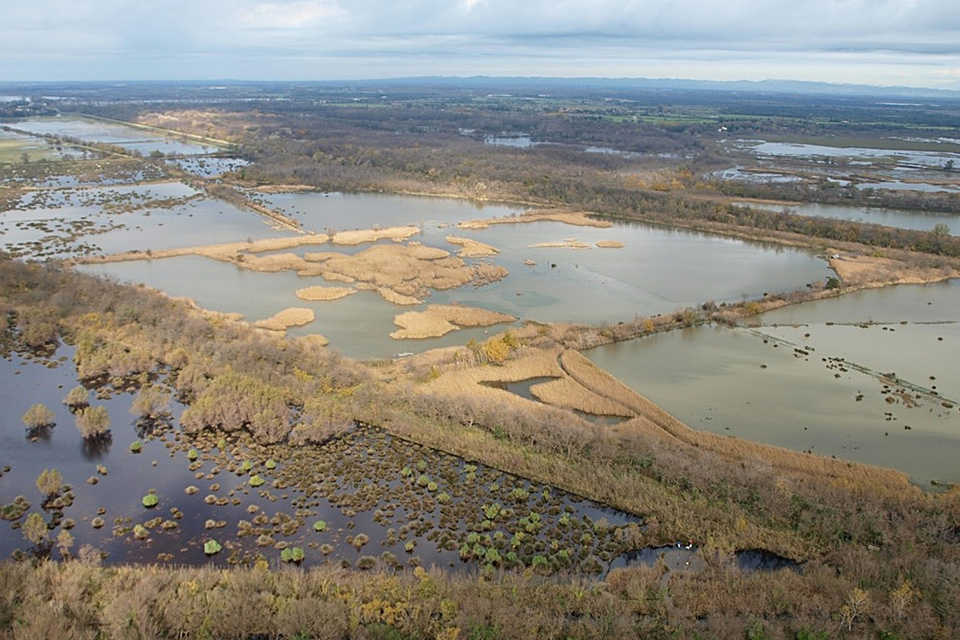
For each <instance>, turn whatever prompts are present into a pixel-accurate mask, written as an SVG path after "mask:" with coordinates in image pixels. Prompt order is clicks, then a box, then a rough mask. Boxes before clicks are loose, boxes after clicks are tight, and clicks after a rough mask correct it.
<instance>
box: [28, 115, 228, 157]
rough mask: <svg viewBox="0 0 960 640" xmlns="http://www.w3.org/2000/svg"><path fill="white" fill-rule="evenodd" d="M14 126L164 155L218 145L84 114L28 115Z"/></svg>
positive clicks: (193, 152) (189, 153) (191, 152)
mask: <svg viewBox="0 0 960 640" xmlns="http://www.w3.org/2000/svg"><path fill="white" fill-rule="evenodd" d="M16 128H17V129H19V130H21V131H26V132H28V133H31V134H34V135H38V136H65V137H69V138H76V139H79V140H82V141H84V142H97V143H103V144H112V145H117V146H119V147H123V148H124V149H126V150H127V151H137V152H139V153H141V154H143V155H149V154H151V153H154V152H157V153H162V154H164V155H178V156H180V155H183V156H196V155H206V154H210V153H216V152H218V151H220V149H219V148H218V147H215V146H211V145H201V144H198V143H195V142H189V141H187V140H186V139H180V138H175V137H173V136H165V135H162V134H160V133H158V132H154V131H150V130H148V129H138V128H134V127H128V126H125V125H122V124H119V123H113V122H107V121H102V120H95V119H92V118H85V117H83V116H73V115H70V116H50V117H42V118H39V117H38V118H27V119H24V120H22V121H17V122H16Z"/></svg>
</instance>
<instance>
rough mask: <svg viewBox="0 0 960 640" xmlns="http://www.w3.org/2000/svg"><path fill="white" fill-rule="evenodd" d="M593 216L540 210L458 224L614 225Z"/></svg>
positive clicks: (470, 226)
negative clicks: (541, 223) (555, 223)
mask: <svg viewBox="0 0 960 640" xmlns="http://www.w3.org/2000/svg"><path fill="white" fill-rule="evenodd" d="M590 215H591V214H589V213H586V212H582V211H563V210H539V211H527V212H526V213H523V214H521V215H519V216H509V217H504V218H486V219H482V220H464V221H463V222H460V223H459V224H457V227H459V228H461V229H486V228H487V227H489V226H490V225H492V224H525V223H528V222H541V221H547V222H562V223H563V224H569V225H573V226H576V227H597V228H600V229H608V228H610V227H612V226H613V223H612V222H610V221H608V220H596V219H594V218H591V217H590Z"/></svg>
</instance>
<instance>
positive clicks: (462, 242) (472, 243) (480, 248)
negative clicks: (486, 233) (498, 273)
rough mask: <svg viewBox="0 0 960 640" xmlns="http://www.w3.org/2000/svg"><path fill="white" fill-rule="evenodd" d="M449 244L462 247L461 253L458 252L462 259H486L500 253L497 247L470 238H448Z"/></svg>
mask: <svg viewBox="0 0 960 640" xmlns="http://www.w3.org/2000/svg"><path fill="white" fill-rule="evenodd" d="M447 242H449V243H450V244H455V245H458V246H459V247H461V249H460V251H458V252H457V255H458V256H460V257H461V258H486V257H489V256H495V255H497V254H499V253H500V250H499V249H497V248H496V247H494V246H491V245H489V244H486V243H483V242H480V241H479V240H472V239H470V238H463V237H460V236H447Z"/></svg>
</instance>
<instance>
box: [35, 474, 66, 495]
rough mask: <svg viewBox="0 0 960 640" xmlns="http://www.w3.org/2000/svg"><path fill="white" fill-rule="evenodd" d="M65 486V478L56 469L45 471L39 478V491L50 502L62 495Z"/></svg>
mask: <svg viewBox="0 0 960 640" xmlns="http://www.w3.org/2000/svg"><path fill="white" fill-rule="evenodd" d="M61 486H63V476H61V475H60V472H59V471H57V470H56V469H44V470H43V471H41V472H40V475H39V476H37V489H39V490H40V493H41V494H43V497H44V500H49V499H50V498H52V497H53V496H55V495H57V494H58V493H60V487H61Z"/></svg>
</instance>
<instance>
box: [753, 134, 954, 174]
mask: <svg viewBox="0 0 960 640" xmlns="http://www.w3.org/2000/svg"><path fill="white" fill-rule="evenodd" d="M743 145H744V146H745V147H746V148H749V149H750V150H751V151H752V152H753V153H754V154H756V155H757V156H761V157H781V158H803V159H808V160H810V159H824V158H849V159H852V160H855V161H859V162H863V163H869V164H873V163H889V164H894V165H901V166H907V167H910V166H912V167H924V168H941V167H943V166H944V165H945V164H946V163H947V162H949V161H951V160H953V161H954V162H956V161H958V160H960V153H956V152H953V151H913V150H907V149H876V148H867V147H844V146H827V145H819V144H798V143H788V142H765V141H743Z"/></svg>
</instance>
